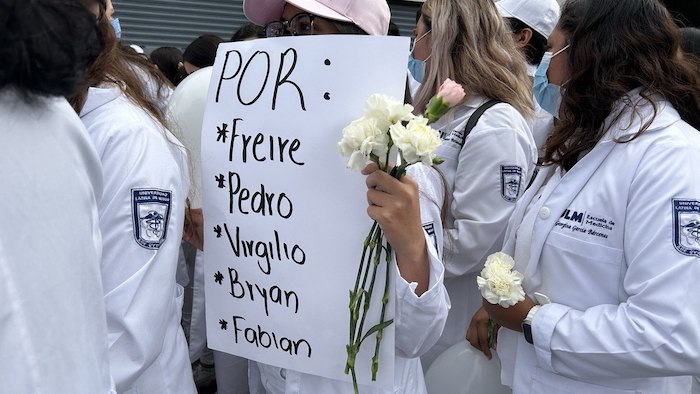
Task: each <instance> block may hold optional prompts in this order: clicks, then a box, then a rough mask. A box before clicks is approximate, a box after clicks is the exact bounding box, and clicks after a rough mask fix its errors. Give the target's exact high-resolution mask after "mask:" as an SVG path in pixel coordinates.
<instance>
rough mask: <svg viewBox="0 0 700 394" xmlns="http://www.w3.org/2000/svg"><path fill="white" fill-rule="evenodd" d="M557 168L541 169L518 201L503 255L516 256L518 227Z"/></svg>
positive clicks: (509, 224)
mask: <svg viewBox="0 0 700 394" xmlns="http://www.w3.org/2000/svg"><path fill="white" fill-rule="evenodd" d="M555 168H556V167H555V166H547V167H540V169H539V171H538V172H537V176H535V179H534V180H533V181H532V185H530V187H529V188H527V190H525V193H523V195H522V196H521V197H520V199H519V200H518V204H517V205H516V206H515V209H514V210H513V214H512V215H511V218H510V220H509V221H508V227H507V229H506V235H505V242H504V244H503V248H502V251H503V253H507V254H509V255H511V256H514V255H515V233H516V231H518V226H520V223H522V221H523V217H524V216H525V211H526V210H527V207H528V206H529V205H530V203H531V202H532V199H533V198H534V197H535V195H536V194H537V192H538V191H539V190H540V188H541V187H542V185H543V184H544V182H545V180H546V179H548V178H549V176H550V174H551V173H552V172H554V169H555Z"/></svg>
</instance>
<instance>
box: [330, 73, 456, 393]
mask: <svg viewBox="0 0 700 394" xmlns="http://www.w3.org/2000/svg"><path fill="white" fill-rule="evenodd" d="M463 98H464V90H463V89H462V86H461V85H459V84H457V83H455V82H454V81H452V80H449V79H448V80H446V81H445V82H444V83H443V84H442V86H440V90H439V91H438V94H437V95H436V96H435V97H433V98H432V99H431V100H430V102H429V103H428V106H427V108H426V111H425V113H424V114H423V116H420V115H418V116H416V115H413V107H412V106H411V105H409V104H404V103H402V102H400V101H398V100H396V99H393V98H391V97H388V96H385V95H381V94H374V95H372V96H371V97H370V98H369V99H368V100H367V102H366V103H365V106H364V116H362V117H361V118H359V119H356V120H354V121H352V122H351V123H350V124H349V125H348V126H347V127H345V129H344V130H343V138H342V139H341V140H340V142H338V150H339V151H340V153H341V154H342V155H344V156H349V157H350V160H349V161H348V164H347V166H348V168H350V169H352V170H355V171H361V170H362V169H363V168H364V167H365V166H366V165H367V163H368V162H370V161H371V162H374V163H375V164H376V165H377V167H378V168H379V170H381V171H385V172H387V173H389V174H390V175H392V176H393V177H395V178H397V179H399V178H401V177H402V176H403V175H404V174H405V173H406V168H407V167H408V166H410V165H412V164H415V163H419V162H420V163H423V164H425V165H433V164H440V163H441V162H442V160H441V159H440V158H438V157H436V156H435V154H434V151H435V149H437V147H438V146H439V145H440V143H441V140H440V136H439V134H438V132H437V131H436V130H434V129H433V128H432V127H430V126H429V124H430V123H432V122H434V121H435V120H437V119H439V118H440V117H441V116H442V115H444V114H445V113H446V112H447V111H448V110H449V109H450V108H452V107H453V106H455V105H456V104H457V103H459V102H460V101H461V100H462V99H463ZM382 254H384V263H385V267H384V268H385V269H386V282H385V283H384V289H383V294H384V295H383V297H382V308H381V315H380V321H379V322H378V323H377V324H374V325H372V326H371V327H370V328H369V329H367V330H366V331H363V328H364V325H365V320H366V317H367V311H368V310H369V306H370V300H371V298H372V292H373V290H374V285H375V279H376V276H377V271H378V269H379V265H380V264H381V262H382V257H381V256H382ZM391 261H392V249H391V245H389V243H388V242H386V241H385V240H383V239H382V229H381V228H380V227H379V226H378V225H377V222H376V221H375V222H374V224H373V225H372V228H371V229H370V231H369V234H368V235H367V238H365V242H364V249H363V251H362V257H361V259H360V265H359V267H358V270H357V278H356V280H355V287H354V289H353V290H351V291H350V335H349V337H350V338H349V341H348V344H347V346H346V349H347V362H346V366H345V373H346V374H347V373H351V375H352V381H353V387H354V388H355V393H357V392H358V387H357V378H356V374H355V357H356V356H357V353H358V352H359V351H360V346H361V345H362V342H363V341H364V340H365V339H366V338H367V337H369V336H370V335H372V334H373V333H376V342H375V351H374V357H373V358H372V380H375V379H376V376H377V370H378V369H379V344H380V342H381V340H382V332H383V330H384V328H386V327H387V326H389V325H390V324H391V323H393V320H388V321H385V320H384V315H385V310H386V305H387V303H388V301H389V294H388V289H389V286H388V284H389V283H388V281H389V272H390V264H391ZM370 267H371V268H372V270H371V274H370Z"/></svg>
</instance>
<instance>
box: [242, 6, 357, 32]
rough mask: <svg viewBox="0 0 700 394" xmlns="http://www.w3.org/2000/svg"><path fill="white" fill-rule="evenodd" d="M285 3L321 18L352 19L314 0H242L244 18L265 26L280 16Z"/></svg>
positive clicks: (346, 20) (345, 20)
mask: <svg viewBox="0 0 700 394" xmlns="http://www.w3.org/2000/svg"><path fill="white" fill-rule="evenodd" d="M285 3H290V4H292V5H294V6H296V7H298V8H300V9H302V10H304V11H306V12H310V13H312V14H314V15H318V16H320V17H323V18H327V19H332V20H336V21H341V22H351V23H353V21H352V20H350V19H348V18H347V17H345V16H343V15H341V14H339V13H338V12H336V11H334V10H332V9H331V8H329V7H328V6H326V5H324V4H321V3H319V2H318V1H316V0H286V1H285V0H244V1H243V13H244V14H245V16H246V18H248V19H249V20H250V21H251V22H253V23H255V24H256V25H259V26H265V25H266V24H268V23H270V22H272V21H277V20H279V19H280V18H281V17H282V12H283V11H284V5H285Z"/></svg>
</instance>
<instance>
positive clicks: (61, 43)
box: [0, 0, 101, 101]
mask: <svg viewBox="0 0 700 394" xmlns="http://www.w3.org/2000/svg"><path fill="white" fill-rule="evenodd" d="M0 37H2V38H3V43H2V45H0V59H2V61H1V62H0V89H5V88H11V89H14V90H15V91H17V92H18V93H19V97H21V98H22V99H23V100H25V101H32V100H33V99H34V98H36V96H70V95H72V94H74V93H75V92H76V91H77V89H78V88H79V87H80V85H81V84H82V81H83V76H84V73H85V67H86V65H87V64H88V62H89V61H91V60H92V59H94V58H95V57H96V56H97V55H98V54H99V53H100V50H101V47H100V41H99V39H98V38H97V29H96V28H95V17H94V16H93V15H92V14H91V13H90V12H89V11H88V10H86V9H85V7H83V5H82V4H81V3H80V2H79V1H78V0H2V1H0Z"/></svg>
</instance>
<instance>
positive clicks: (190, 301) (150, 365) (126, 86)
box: [0, 0, 700, 394]
mask: <svg viewBox="0 0 700 394" xmlns="http://www.w3.org/2000/svg"><path fill="white" fill-rule="evenodd" d="M243 10H244V12H245V15H246V16H247V18H248V19H249V20H250V22H251V23H249V24H247V25H243V26H241V27H240V28H239V29H238V30H237V31H236V32H235V33H234V34H233V35H232V37H231V38H230V40H229V41H242V40H255V39H265V38H266V37H277V36H285V35H320V34H355V35H376V36H382V35H387V34H397V33H396V25H394V24H393V23H392V22H391V13H390V9H389V6H388V4H387V3H386V2H385V1H384V0H340V1H327V0H266V1H261V0H244V2H243ZM117 12H118V10H117ZM698 31H699V30H698V29H695V28H692V27H683V26H680V25H679V24H678V23H677V22H676V20H674V18H673V16H672V14H671V13H670V12H669V11H668V10H667V9H666V8H665V6H664V5H663V4H662V3H661V2H660V1H659V0H617V1H610V0H566V1H564V2H563V3H562V5H561V7H560V4H559V3H558V2H557V1H555V0H500V1H498V2H496V3H494V2H493V1H492V0H426V1H425V2H424V3H423V4H422V6H421V7H420V10H419V12H418V13H417V15H416V26H415V29H414V30H413V44H412V47H411V49H410V53H408V54H406V55H407V58H408V60H407V63H406V66H407V68H406V70H405V72H406V92H407V94H406V97H405V100H406V102H407V103H412V105H413V106H414V108H415V113H416V114H421V113H423V112H424V110H425V109H426V106H427V105H428V102H429V100H430V99H431V97H433V96H434V95H435V94H436V93H437V91H438V89H439V87H440V85H441V83H442V82H443V81H445V80H446V79H447V78H449V79H452V80H453V81H455V82H456V83H458V84H459V85H461V86H462V88H463V89H464V91H465V92H466V95H465V97H464V99H462V100H461V102H460V103H459V104H458V105H456V106H455V107H454V108H452V109H451V110H450V112H448V114H447V115H445V116H444V117H443V118H441V119H439V120H438V121H437V122H435V123H434V124H432V126H433V127H434V128H435V129H436V130H438V132H439V133H440V137H441V140H442V141H441V144H440V146H439V148H438V149H437V151H436V154H437V155H438V156H439V157H440V158H441V159H442V160H443V161H444V162H443V163H442V164H441V165H440V166H438V167H430V166H425V165H422V164H419V165H414V166H411V167H410V168H409V171H408V174H407V176H405V177H403V178H401V179H395V178H393V177H391V176H389V175H388V174H386V173H384V172H382V171H378V169H377V168H376V166H374V165H368V166H367V167H366V168H365V170H364V171H363V174H364V175H365V176H366V178H367V203H368V211H367V212H368V215H369V216H370V217H371V218H372V219H374V220H376V221H377V222H378V223H379V225H380V226H381V228H382V231H383V232H384V234H385V237H386V239H387V240H389V241H390V243H391V245H392V248H393V249H394V251H395V259H394V261H393V262H392V264H395V267H396V270H395V271H394V273H395V275H394V278H393V280H394V286H393V288H394V298H395V305H396V321H395V322H394V327H395V333H396V334H395V335H396V338H395V352H394V354H395V359H394V365H395V367H394V380H393V386H392V387H391V389H388V390H387V389H382V388H379V387H371V386H364V385H360V386H359V392H360V393H416V394H423V393H427V392H428V391H427V390H428V388H427V387H426V382H425V378H424V376H425V372H426V371H427V370H428V369H429V368H430V366H431V364H432V363H433V361H434V360H435V359H436V358H437V357H439V356H440V355H441V354H443V353H444V352H445V351H446V350H447V349H449V348H450V347H452V346H453V345H455V344H458V343H463V342H464V341H468V342H469V343H470V344H471V346H473V347H474V348H475V349H477V350H478V351H479V352H480V353H483V357H484V358H485V359H486V358H488V359H490V358H492V357H493V356H494V354H497V355H498V358H499V360H500V366H501V370H500V375H501V381H502V383H503V385H505V386H508V387H510V388H511V389H512V391H513V392H514V393H543V394H548V393H610V394H614V393H615V394H616V393H628V392H634V393H667V394H676V393H700V380H698V378H695V377H696V376H700V305H699V304H698V302H697V300H699V299H700V287H698V286H697V285H696V283H697V282H700V173H698V172H697V171H695V170H694V165H693V163H694V162H693V160H694V159H693V158H694V157H698V155H699V154H700V131H699V130H700V54H699V52H700V51H699V50H698V48H700V34H698ZM392 32H393V33H392ZM120 34H121V27H120V25H119V21H118V19H117V18H115V10H114V7H113V5H112V2H111V0H0V36H2V37H3V38H5V39H4V40H3V42H4V43H5V44H4V45H3V46H2V47H0V57H2V58H3V60H4V61H3V62H2V63H0V114H2V120H3V124H4V125H5V127H3V128H0V135H2V141H3V143H2V144H0V157H2V161H3V166H2V170H0V174H1V178H2V180H3V183H4V187H3V188H2V189H0V201H2V202H3V204H4V206H5V209H3V210H1V211H0V300H2V301H3V302H2V305H1V306H0V353H2V354H3V355H4V360H5V362H3V363H2V364H1V366H2V368H0V393H86V394H88V393H89V394H94V393H119V394H122V393H125V394H131V393H134V394H135V393H142V394H143V393H146V394H151V393H156V394H158V393H168V394H181V393H182V394H191V393H196V392H197V391H198V390H202V392H203V390H205V389H207V388H211V387H209V386H215V390H217V392H218V393H221V394H231V393H256V394H257V393H271V394H272V393H275V394H276V393H280V394H281V393H313V394H316V393H352V392H353V385H352V384H351V383H350V382H347V381H339V380H333V379H329V378H324V377H319V376H315V375H311V374H307V373H303V372H300V371H295V370H293V369H282V368H279V367H277V366H274V365H266V364H263V363H258V362H255V361H253V360H247V359H245V358H241V357H238V356H234V355H230V354H227V353H223V352H219V351H212V350H209V349H208V348H207V346H206V333H205V327H204V321H205V319H204V313H205V311H204V301H203V300H204V297H205V295H204V291H203V287H204V284H203V282H204V279H203V275H204V274H203V264H204V262H203V254H202V250H203V248H204V244H203V235H202V231H203V230H202V226H203V223H202V222H203V219H202V217H203V215H202V200H201V194H200V193H201V192H200V190H199V189H200V188H201V179H200V177H201V174H200V173H199V171H200V170H199V168H201V163H200V161H201V159H200V155H199V146H200V142H199V141H198V136H199V134H200V132H201V130H200V128H201V119H202V117H203V114H204V105H205V100H206V96H207V92H206V86H207V83H202V81H208V80H209V78H210V76H211V69H212V67H211V66H212V65H213V64H214V60H215V57H216V49H217V47H218V45H219V44H220V43H222V42H224V41H225V40H224V39H222V38H220V37H217V36H215V35H211V34H203V35H201V36H199V37H197V38H196V39H194V40H193V41H192V43H191V44H190V45H188V46H187V47H186V48H185V49H184V51H181V50H180V49H178V48H174V47H162V48H158V49H155V50H153V51H151V53H150V54H148V56H146V55H145V54H141V53H138V52H135V51H134V50H132V49H130V48H129V46H128V45H125V43H122V42H120V39H119V38H120V37H119V36H120ZM203 89H204V90H203ZM192 113H196V114H197V116H191V114H192ZM185 114H187V116H185ZM186 118H187V119H186ZM193 136H194V137H193ZM397 207H400V209H399V208H397ZM427 222H433V223H441V224H442V226H441V228H438V229H436V231H435V232H434V234H430V235H429V234H427V233H426V231H425V230H424V228H423V226H422V224H423V223H427ZM433 245H434V246H433ZM499 251H502V252H504V253H507V254H508V255H510V256H512V257H513V258H514V261H515V267H514V268H515V269H517V270H518V271H519V272H521V273H522V274H523V276H524V279H523V289H524V292H525V296H524V299H523V300H521V301H520V302H518V303H516V304H515V305H513V306H511V307H508V308H505V307H503V306H500V305H498V304H491V303H489V302H488V301H487V300H485V299H484V298H483V297H482V295H481V293H480V291H479V289H478V287H477V280H476V277H477V276H478V275H479V274H480V272H481V271H482V269H483V268H484V263H485V261H486V259H487V257H488V256H489V255H491V254H493V253H495V252H499ZM493 326H495V329H492V327H493ZM477 389H478V388H474V390H475V391H476V390H477ZM431 394H443V393H431ZM444 394H449V393H444Z"/></svg>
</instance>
